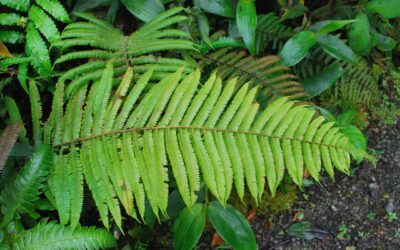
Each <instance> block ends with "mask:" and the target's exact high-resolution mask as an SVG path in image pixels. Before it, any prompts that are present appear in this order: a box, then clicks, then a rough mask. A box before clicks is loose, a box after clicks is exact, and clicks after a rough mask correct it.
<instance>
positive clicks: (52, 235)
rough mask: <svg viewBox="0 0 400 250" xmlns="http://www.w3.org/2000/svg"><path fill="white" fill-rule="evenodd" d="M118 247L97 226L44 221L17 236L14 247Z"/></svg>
mask: <svg viewBox="0 0 400 250" xmlns="http://www.w3.org/2000/svg"><path fill="white" fill-rule="evenodd" d="M114 247H116V240H115V239H114V237H113V236H112V235H111V234H110V233H109V232H107V231H106V230H105V229H100V228H95V227H77V228H75V230H72V229H71V228H70V227H66V226H62V225H60V224H57V223H55V222H46V221H42V222H40V223H39V224H37V225H36V226H35V227H34V228H32V229H29V230H25V231H23V232H22V233H21V234H19V235H18V236H17V238H16V239H15V242H14V244H13V249H17V250H61V249H107V248H114Z"/></svg>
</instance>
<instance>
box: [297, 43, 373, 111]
mask: <svg viewBox="0 0 400 250" xmlns="http://www.w3.org/2000/svg"><path fill="white" fill-rule="evenodd" d="M357 60H358V62H357V64H351V63H349V62H345V61H339V60H337V59H335V58H333V57H331V56H330V55H328V54H327V53H324V52H323V51H322V49H321V48H317V49H315V50H314V51H312V53H311V54H310V55H309V56H308V57H307V58H306V59H305V60H304V61H303V62H302V63H300V64H298V65H296V66H295V67H294V71H295V73H296V75H298V76H299V78H300V79H301V80H304V79H307V78H309V77H313V76H315V75H317V74H318V73H321V72H322V71H324V70H327V69H328V68H334V67H335V66H336V65H339V66H340V68H341V69H340V72H341V75H340V77H339V78H338V79H337V80H336V81H335V82H334V83H333V84H332V86H330V87H329V88H328V89H327V90H326V91H324V92H323V93H322V95H321V96H320V98H321V99H322V100H324V101H326V102H327V103H330V104H333V105H335V106H342V107H351V108H357V109H363V108H366V107H368V105H371V104H373V103H375V102H377V101H378V100H379V95H378V94H377V93H379V91H380V90H379V86H378V80H379V79H378V74H377V73H376V70H374V69H373V67H372V66H370V65H369V64H368V62H367V61H366V60H365V59H363V58H361V57H358V59H357Z"/></svg>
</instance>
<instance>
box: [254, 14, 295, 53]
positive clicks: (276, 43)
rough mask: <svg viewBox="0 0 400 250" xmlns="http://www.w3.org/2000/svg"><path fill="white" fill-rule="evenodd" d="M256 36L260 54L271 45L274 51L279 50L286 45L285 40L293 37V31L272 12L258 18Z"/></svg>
mask: <svg viewBox="0 0 400 250" xmlns="http://www.w3.org/2000/svg"><path fill="white" fill-rule="evenodd" d="M256 34H257V36H256V49H257V54H259V53H261V52H262V51H264V49H265V48H266V47H267V46H268V45H271V48H272V49H273V50H279V49H280V48H281V47H282V46H283V44H284V40H283V39H284V38H288V37H290V36H291V35H293V30H292V28H290V27H288V26H286V25H284V24H283V23H282V20H281V19H280V18H279V17H278V16H277V15H276V14H275V13H274V12H270V13H268V14H266V15H260V16H258V17H257V29H256ZM271 43H272V44H271Z"/></svg>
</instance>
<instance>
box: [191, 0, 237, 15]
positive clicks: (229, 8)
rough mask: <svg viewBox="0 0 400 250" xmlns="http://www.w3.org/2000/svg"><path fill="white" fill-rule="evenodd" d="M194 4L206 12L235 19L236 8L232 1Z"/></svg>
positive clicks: (196, 1)
mask: <svg viewBox="0 0 400 250" xmlns="http://www.w3.org/2000/svg"><path fill="white" fill-rule="evenodd" d="M194 4H195V5H196V6H198V7H200V8H201V9H203V10H204V11H205V12H209V13H213V14H216V15H220V16H224V17H229V18H235V8H234V6H233V4H232V1H231V0H194Z"/></svg>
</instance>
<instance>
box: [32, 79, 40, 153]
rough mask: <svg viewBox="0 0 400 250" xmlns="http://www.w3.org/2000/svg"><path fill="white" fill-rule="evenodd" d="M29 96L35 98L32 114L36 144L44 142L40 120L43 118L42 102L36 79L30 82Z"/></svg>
mask: <svg viewBox="0 0 400 250" xmlns="http://www.w3.org/2000/svg"><path fill="white" fill-rule="evenodd" d="M29 98H30V100H35V101H34V102H32V103H31V114H32V128H33V141H34V143H35V146H38V145H40V144H42V138H41V135H42V130H41V126H40V122H41V120H42V106H41V103H40V96H39V91H38V89H37V87H36V83H35V82H34V81H30V82H29Z"/></svg>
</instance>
